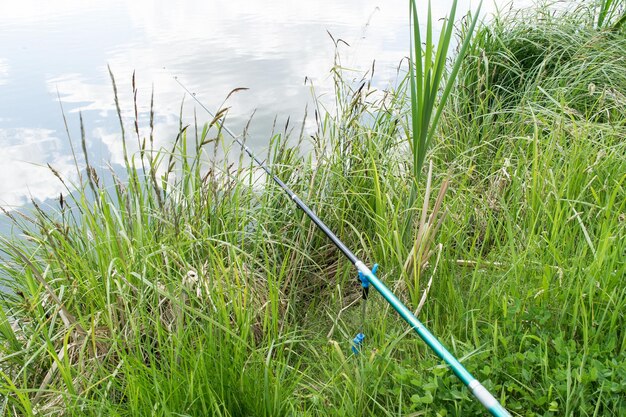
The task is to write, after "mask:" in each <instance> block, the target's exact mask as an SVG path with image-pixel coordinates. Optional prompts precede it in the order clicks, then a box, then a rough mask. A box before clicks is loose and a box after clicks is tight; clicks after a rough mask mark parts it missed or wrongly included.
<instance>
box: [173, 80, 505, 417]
mask: <svg viewBox="0 0 626 417" xmlns="http://www.w3.org/2000/svg"><path fill="white" fill-rule="evenodd" d="M174 80H176V82H177V83H178V84H179V85H180V86H181V87H182V88H183V89H184V90H185V91H186V92H187V93H188V94H189V95H190V96H191V97H192V98H193V99H194V100H195V101H196V103H198V104H199V105H200V107H202V108H203V109H204V110H205V111H206V112H207V113H208V114H209V115H211V117H213V118H215V117H216V116H215V115H214V113H213V112H211V111H210V110H209V109H208V108H207V107H206V106H205V105H204V104H202V102H201V101H200V100H199V99H198V98H197V97H196V95H195V94H193V93H192V92H191V91H189V89H188V88H187V87H185V85H184V84H183V83H182V82H181V81H180V80H179V79H178V77H174ZM216 122H217V123H219V125H220V127H221V128H222V129H224V131H226V133H228V134H229V135H230V136H231V137H232V138H233V140H234V141H235V142H236V143H237V144H238V145H240V146H241V148H242V149H243V150H244V151H245V152H246V153H247V154H248V156H250V158H252V160H253V161H254V162H255V163H256V164H257V165H258V166H259V167H261V168H262V169H263V171H265V173H266V174H267V175H268V176H269V177H270V178H271V179H272V180H273V181H274V182H275V183H276V184H278V186H279V187H280V188H282V189H283V191H285V193H287V195H288V196H289V198H290V199H291V200H292V201H293V202H294V203H295V204H296V205H297V206H298V208H299V209H300V210H302V211H303V212H304V213H306V215H307V216H308V217H309V218H310V219H311V220H312V221H313V223H315V225H316V226H317V227H318V228H319V229H320V230H321V231H322V232H324V234H325V235H326V236H328V238H329V239H330V240H331V241H332V242H333V244H334V245H335V246H336V247H337V249H339V250H340V251H341V252H342V253H343V254H344V255H345V257H346V258H348V259H349V260H350V262H352V264H353V265H354V266H355V268H356V269H357V270H358V271H359V272H360V273H361V274H363V276H364V277H365V278H367V280H369V282H370V284H371V285H372V286H373V287H374V288H376V290H377V291H378V292H379V293H380V295H382V296H383V298H384V299H385V300H387V302H388V303H389V304H391V306H392V307H393V308H394V309H395V310H396V311H397V312H398V314H400V316H401V317H402V318H403V319H404V320H405V321H406V322H407V323H409V324H410V325H411V327H412V328H413V329H414V330H415V332H416V333H417V335H418V336H419V337H420V338H421V339H422V340H423V341H424V342H426V344H427V345H428V346H429V347H430V348H431V349H432V350H433V351H434V352H435V354H436V355H437V356H439V357H440V358H441V359H442V360H443V361H444V362H445V363H447V364H448V366H449V367H450V368H451V369H452V372H454V374H455V375H456V376H457V377H458V378H459V379H460V380H461V382H463V384H465V385H466V386H467V387H468V388H469V390H470V391H471V392H472V394H473V395H474V396H475V397H476V399H477V400H478V401H479V402H480V403H481V404H482V405H483V406H485V408H486V409H487V410H489V412H490V413H491V415H493V416H496V417H510V416H511V415H510V414H509V412H508V411H506V409H505V408H504V407H503V406H502V405H501V404H500V403H499V402H498V400H496V398H495V397H494V396H493V395H492V394H491V393H490V392H489V391H488V390H487V389H486V388H485V387H484V386H483V385H482V384H481V383H480V382H479V381H478V380H477V379H476V378H474V377H473V376H472V374H470V373H469V371H468V370H467V369H465V367H464V366H463V365H461V363H460V362H459V361H458V359H457V358H455V357H454V355H452V354H451V353H450V352H449V351H448V350H447V349H446V348H445V346H444V345H443V344H442V343H441V342H440V341H439V340H438V339H437V338H436V337H435V336H434V335H433V334H432V333H431V332H430V331H429V330H428V329H427V328H426V326H424V325H423V324H422V322H420V321H419V320H418V319H417V317H415V315H413V313H412V312H411V310H409V309H408V308H407V307H406V306H405V305H404V304H402V302H401V301H400V300H398V298H397V297H396V296H395V295H394V294H393V293H392V292H391V290H389V288H387V286H386V285H385V284H383V283H382V281H380V280H379V279H378V278H377V277H376V275H375V274H374V273H373V272H372V271H371V270H370V269H369V268H368V267H367V266H366V265H365V264H364V263H363V262H361V261H360V260H359V259H358V258H357V257H356V255H355V254H354V253H353V252H352V251H351V250H350V249H349V248H348V247H347V246H346V245H345V244H344V243H343V242H342V241H341V240H340V239H339V238H338V237H337V236H336V235H335V234H334V233H333V232H332V231H331V230H330V229H329V228H328V226H326V224H324V222H323V221H322V220H321V219H320V218H319V217H317V215H316V214H315V213H314V212H313V211H312V210H311V209H310V208H309V207H308V206H307V205H306V204H305V203H304V202H303V201H302V200H301V199H300V198H299V197H298V196H297V195H296V194H295V193H294V192H293V191H292V190H291V189H290V188H289V187H288V186H287V185H286V184H285V183H284V182H283V181H281V179H280V178H278V177H277V176H276V175H274V174H272V172H271V171H270V169H269V168H268V167H267V165H266V164H265V163H264V162H262V161H261V160H259V159H258V158H257V157H256V155H254V153H253V152H252V151H251V150H250V148H248V147H247V146H246V145H245V144H244V143H243V141H242V140H241V139H239V138H238V137H237V136H236V135H235V134H234V133H233V132H232V131H231V130H230V129H229V128H228V127H226V126H225V125H224V123H223V122H221V121H216Z"/></svg>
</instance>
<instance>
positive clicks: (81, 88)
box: [0, 0, 527, 208]
mask: <svg viewBox="0 0 626 417" xmlns="http://www.w3.org/2000/svg"><path fill="white" fill-rule="evenodd" d="M3 3H4V4H3V5H2V6H0V146H1V147H2V152H1V153H0V165H1V166H2V172H1V174H0V175H1V176H0V205H2V206H3V207H7V208H15V207H19V206H22V205H24V204H25V203H27V202H28V201H30V199H31V198H34V199H36V200H40V201H45V200H47V199H53V198H56V197H58V195H59V192H61V191H62V190H63V187H62V185H61V184H60V182H59V181H58V180H57V179H56V178H55V177H54V176H53V175H52V174H51V172H50V171H49V170H48V168H47V166H46V164H50V165H52V166H53V167H54V168H55V169H56V170H57V171H59V172H60V173H61V174H62V175H63V176H65V177H67V178H69V179H74V180H75V179H76V177H77V174H76V170H75V168H74V157H73V155H72V152H71V148H70V146H69V141H68V138H67V134H66V132H65V127H64V124H63V118H62V114H61V106H60V105H62V106H63V108H64V110H65V115H66V117H67V122H68V126H69V132H70V135H71V137H72V138H73V140H74V143H75V146H77V147H78V149H80V145H79V138H80V130H79V122H78V120H79V117H78V115H79V112H82V115H83V118H84V122H85V127H86V136H87V143H88V149H89V152H90V153H91V154H92V156H91V161H90V162H92V164H94V165H96V166H98V167H105V166H106V165H107V164H113V165H115V164H119V163H121V162H122V143H121V139H120V134H119V132H120V128H119V124H118V121H117V116H116V115H115V105H114V102H113V93H112V88H111V82H110V78H109V74H108V70H107V65H108V66H110V68H111V70H112V71H113V73H114V75H115V77H116V79H117V83H118V89H119V94H120V100H121V107H122V111H123V114H124V122H125V124H126V125H127V131H132V120H133V108H132V90H131V86H130V83H131V76H132V73H133V72H135V73H136V78H137V86H138V91H139V93H138V101H139V118H140V119H141V120H142V121H144V122H145V123H143V124H144V126H143V128H142V131H141V136H142V137H143V136H146V135H147V134H148V130H147V126H148V123H147V120H148V117H149V103H150V94H151V90H152V88H154V94H155V108H156V112H157V115H158V117H157V120H156V133H157V135H156V138H157V145H166V144H168V143H170V141H171V140H172V139H173V138H174V137H175V134H176V131H177V127H178V116H179V112H180V105H181V100H182V98H183V95H184V92H183V90H182V89H181V88H180V86H178V85H177V84H176V83H175V82H174V80H173V76H178V77H179V79H180V80H181V81H183V82H184V84H185V85H186V86H187V87H188V88H189V89H191V90H192V91H194V92H197V96H198V97H199V98H200V99H201V100H202V101H203V102H204V103H205V104H206V105H207V106H208V107H210V108H217V107H218V106H219V105H220V104H221V103H222V101H223V99H224V98H225V97H226V95H227V94H228V92H230V91H231V90H233V89H234V88H238V87H246V88H249V90H246V91H245V92H240V93H237V94H236V95H234V96H233V97H232V98H231V99H229V101H228V105H229V106H231V110H230V112H229V118H228V123H229V124H230V126H231V128H232V129H233V130H235V131H237V132H239V131H241V129H242V127H243V126H244V125H245V122H246V121H247V120H248V118H249V117H250V115H251V114H252V113H253V111H255V110H256V115H255V118H254V120H253V123H252V129H251V133H252V135H251V143H252V145H253V147H255V148H261V147H263V145H264V144H265V143H267V141H268V137H269V135H270V132H271V126H272V122H273V120H274V118H275V117H276V118H277V120H278V124H279V125H284V123H285V122H286V120H287V118H288V117H289V118H290V119H291V121H292V124H293V123H300V122H302V117H303V114H304V109H305V107H306V105H307V103H309V104H310V102H311V97H312V93H311V85H314V86H315V89H316V92H315V94H317V95H321V96H322V100H324V95H328V94H332V77H331V74H330V69H331V67H332V65H333V59H334V52H335V51H334V44H333V42H332V40H331V37H330V36H329V33H330V34H331V35H332V36H333V37H334V39H342V40H343V41H345V42H346V43H347V44H349V46H347V45H346V44H344V43H341V45H340V52H341V63H342V65H343V66H344V67H346V68H349V69H352V70H354V72H353V73H349V74H354V77H355V78H359V77H360V74H362V73H363V72H364V71H366V70H367V69H369V68H370V67H371V65H372V61H373V60H376V72H375V74H376V75H375V79H374V83H375V85H376V87H378V88H385V87H386V86H388V85H390V84H393V83H394V82H395V80H396V79H397V68H398V64H399V63H400V61H401V60H402V58H403V57H405V56H406V55H407V54H408V48H409V42H408V33H409V28H408V18H407V15H408V2H407V1H405V0H385V1H380V0H342V1H336V0H316V1H314V2H303V1H288V0H273V1H262V2H261V1H246V0H230V1H217V0H213V1H206V0H185V1H182V2H168V1H159V0H155V1H149V0H133V1H124V0H106V1H101V0H98V1H95V0H92V1H79V0H49V1H45V2H42V1H38V0H20V1H17V2H3ZM434 3H436V6H433V7H434V15H435V16H440V17H443V16H445V14H446V13H447V10H448V8H449V5H450V3H451V1H449V0H446V1H440V2H434ZM459 3H460V10H459V14H461V13H464V12H465V11H467V10H468V9H469V8H471V7H475V6H476V4H477V2H476V1H473V2H472V1H460V2H459ZM518 3H524V2H522V1H520V2H518ZM525 3H527V2H525ZM484 9H485V12H489V11H491V10H493V9H494V5H492V4H486V6H485V7H484ZM305 78H306V79H307V80H309V82H307V83H305ZM330 102H331V100H330V98H329V104H330ZM196 107H197V106H195V105H194V104H193V103H192V102H191V101H190V100H187V105H186V106H185V109H184V114H185V116H186V117H190V116H191V115H192V114H193V110H194V108H196ZM198 111H201V110H199V109H198ZM199 116H201V117H202V120H206V116H204V115H201V114H199ZM129 137H130V141H129V143H130V144H131V145H134V144H135V143H136V138H135V137H134V136H133V135H129ZM131 150H132V148H131ZM77 159H78V162H79V164H82V161H83V158H82V156H81V155H80V152H79V154H78V155H77Z"/></svg>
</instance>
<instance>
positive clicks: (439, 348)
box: [354, 261, 511, 417]
mask: <svg viewBox="0 0 626 417" xmlns="http://www.w3.org/2000/svg"><path fill="white" fill-rule="evenodd" d="M354 266H355V267H356V268H357V269H358V270H359V272H361V273H362V274H363V275H365V276H366V277H367V279H368V280H369V282H370V284H372V286H373V287H374V288H376V290H377V291H378V292H379V293H380V295H382V296H383V298H384V299H385V300H387V302H388V303H389V304H391V306H392V307H393V308H394V309H395V310H396V311H397V312H398V314H400V316H401V317H402V318H403V319H404V320H405V321H406V322H407V323H409V324H410V325H411V327H413V329H414V330H415V331H416V332H417V335H418V336H419V337H420V338H421V339H422V340H423V341H424V342H426V344H427V345H428V346H429V347H430V348H431V349H432V350H433V351H434V352H435V353H436V354H437V356H439V357H440V358H441V359H443V361H444V362H446V363H447V364H448V366H450V368H451V369H452V372H454V374H455V375H456V376H457V377H458V378H459V379H460V380H461V381H462V382H463V384H465V385H466V386H467V387H468V388H469V389H470V391H471V392H472V394H474V396H475V397H476V399H478V401H480V403H481V404H482V405H484V406H485V408H487V410H489V412H490V413H491V415H493V416H495V417H511V414H509V412H508V411H506V409H505V408H504V407H502V405H501V404H500V403H499V402H498V400H496V398H495V397H494V396H493V395H492V394H491V393H490V392H489V391H487V389H486V388H485V387H484V386H483V385H482V384H481V383H480V382H479V381H478V380H477V379H476V378H474V377H473V376H472V374H470V373H469V371H468V370H467V369H465V367H464V366H463V365H461V362H459V361H458V360H457V359H456V358H455V357H454V355H452V354H451V353H450V352H449V351H448V349H446V348H445V346H444V345H442V344H441V342H440V341H439V340H438V339H437V338H436V337H435V336H434V335H433V334H432V333H431V332H430V331H429V330H428V329H427V328H426V326H424V325H423V324H422V322H420V321H419V320H418V319H417V317H415V316H414V315H413V313H412V312H411V310H409V309H408V308H407V307H406V306H405V305H404V304H402V302H401V301H400V300H398V297H396V296H395V295H394V294H393V293H392V292H391V290H390V289H389V288H387V286H386V285H385V284H383V283H382V281H380V280H379V279H378V278H377V277H376V275H374V273H372V271H371V270H370V269H369V268H368V267H367V266H365V264H364V263H363V262H361V261H357V262H356V263H355V264H354Z"/></svg>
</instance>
